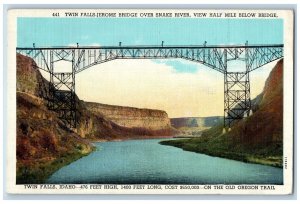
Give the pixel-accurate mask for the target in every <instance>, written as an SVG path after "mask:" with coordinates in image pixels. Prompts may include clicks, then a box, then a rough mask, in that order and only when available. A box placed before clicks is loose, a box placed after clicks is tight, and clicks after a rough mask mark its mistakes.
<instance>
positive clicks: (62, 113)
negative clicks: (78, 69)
mask: <svg viewBox="0 0 300 204" xmlns="http://www.w3.org/2000/svg"><path fill="white" fill-rule="evenodd" d="M55 58H59V59H60V60H67V61H70V62H72V70H71V71H70V72H55V69H54V64H55V63H54V62H56V61H57V59H55ZM69 58H70V59H69ZM49 64H50V67H49V68H50V69H49V73H50V83H49V95H50V97H49V99H48V107H49V109H50V110H53V111H55V112H57V113H58V117H59V118H60V119H61V120H62V121H64V123H65V124H66V125H68V126H69V127H70V128H75V127H76V124H77V107H76V93H75V51H74V50H71V51H70V52H67V53H66V55H64V56H63V57H62V56H61V54H59V53H57V52H54V51H52V50H51V51H50V59H49Z"/></svg>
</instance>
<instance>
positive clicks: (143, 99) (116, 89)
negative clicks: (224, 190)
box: [76, 60, 223, 117]
mask: <svg viewBox="0 0 300 204" xmlns="http://www.w3.org/2000/svg"><path fill="white" fill-rule="evenodd" d="M76 77H77V82H76V83H77V88H76V89H77V93H78V95H79V97H80V98H83V99H84V100H86V101H95V102H100V103H106V104H115V105H124V106H133V107H140V108H153V109H161V110H166V111H167V113H168V114H169V116H170V117H181V116H208V115H220V114H221V115H222V114H223V76H222V74H220V73H217V72H216V71H214V70H211V71H199V72H197V73H194V74H193V73H176V72H174V68H173V67H172V66H170V65H166V64H157V63H154V62H153V61H151V60H116V61H112V62H108V63H104V64H100V65H97V66H94V67H92V68H90V69H88V70H85V71H84V72H81V73H80V74H78V75H77V76H76Z"/></svg>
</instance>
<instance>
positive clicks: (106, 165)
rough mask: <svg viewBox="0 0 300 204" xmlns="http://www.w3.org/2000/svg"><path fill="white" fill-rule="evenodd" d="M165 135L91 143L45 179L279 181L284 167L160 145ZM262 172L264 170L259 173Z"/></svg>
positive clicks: (197, 182) (71, 181) (64, 181)
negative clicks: (89, 149)
mask: <svg viewBox="0 0 300 204" xmlns="http://www.w3.org/2000/svg"><path fill="white" fill-rule="evenodd" d="M162 140H164V139H145V140H126V141H122V142H101V143H95V144H94V145H95V146H96V148H97V150H96V151H94V152H93V153H91V154H89V155H88V156H86V157H83V158H82V159H79V160H77V161H75V162H73V163H72V164H71V165H67V166H65V167H64V168H61V169H59V170H58V171H56V172H55V173H54V174H53V175H51V176H50V178H49V179H48V180H47V181H46V183H47V184H86V183H89V184H124V185H125V184H166V185H168V184H191V185H193V184H195V185H200V184H220V183H222V184H278V185H280V184H282V181H283V178H282V177H283V173H282V172H283V169H280V168H274V167H271V166H265V165H255V164H250V163H244V162H239V161H234V160H230V159H222V158H219V157H209V156H207V155H204V154H195V153H191V152H187V151H182V150H181V149H179V148H173V147H169V146H164V145H160V144H159V142H160V141H162ZM262 172H263V173H262Z"/></svg>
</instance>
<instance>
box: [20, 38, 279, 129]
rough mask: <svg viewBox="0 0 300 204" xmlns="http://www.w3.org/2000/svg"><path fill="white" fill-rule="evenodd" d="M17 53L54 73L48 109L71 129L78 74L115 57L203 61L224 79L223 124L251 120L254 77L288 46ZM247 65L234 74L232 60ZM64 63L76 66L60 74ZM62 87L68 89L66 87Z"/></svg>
mask: <svg viewBox="0 0 300 204" xmlns="http://www.w3.org/2000/svg"><path fill="white" fill-rule="evenodd" d="M16 51H17V53H19V54H23V55H25V56H28V57H31V58H32V59H33V60H35V62H36V66H37V67H38V68H39V69H42V70H44V71H46V72H48V73H49V74H50V83H49V93H50V97H49V98H48V106H49V108H50V109H51V110H54V111H56V112H57V113H58V114H59V117H60V118H61V119H62V120H63V121H64V122H65V123H66V124H67V125H69V126H70V127H71V128H75V127H76V125H77V123H78V121H79V117H80V116H79V114H78V112H77V107H76V94H75V76H76V74H78V73H79V72H81V71H84V70H85V69H87V68H89V67H92V66H94V65H98V64H101V63H105V62H109V61H112V60H116V59H168V58H180V59H185V60H189V61H193V62H196V63H201V64H203V65H206V66H207V67H209V68H211V69H214V70H216V71H218V72H220V73H222V74H223V75H224V126H225V127H231V126H232V124H233V122H235V121H237V120H240V119H242V118H244V117H248V116H249V115H250V111H251V98H250V78H249V74H250V72H252V71H253V70H256V69H258V68H260V67H262V66H264V65H265V64H267V63H270V62H272V61H274V60H277V59H280V58H283V44H271V45H263V44H262V45H248V42H246V44H244V45H215V46H213V45H207V44H206V42H205V43H204V44H203V45H200V46H197V45H196V46H164V45H163V43H162V45H160V46H121V43H119V46H101V47H100V46H82V47H81V46H80V47H79V46H78V44H77V46H73V47H70V46H69V47H35V46H33V47H17V48H16ZM232 60H242V61H245V69H244V71H242V72H229V71H227V70H228V66H227V64H228V62H229V61H232ZM59 61H68V62H71V64H72V67H71V68H72V69H71V71H69V72H58V71H56V70H54V65H55V63H56V62H59ZM62 87H65V88H64V89H63V88H62Z"/></svg>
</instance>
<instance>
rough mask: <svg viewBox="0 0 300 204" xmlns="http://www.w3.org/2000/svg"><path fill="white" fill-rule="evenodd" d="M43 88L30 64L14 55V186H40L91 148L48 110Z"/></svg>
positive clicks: (33, 64)
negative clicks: (25, 184) (15, 139)
mask: <svg viewBox="0 0 300 204" xmlns="http://www.w3.org/2000/svg"><path fill="white" fill-rule="evenodd" d="M47 86H48V84H47V81H46V80H45V79H44V78H43V77H42V75H41V74H40V72H39V71H38V70H37V69H36V66H35V63H34V61H33V60H32V59H30V58H28V57H24V56H22V55H17V90H16V91H17V93H16V94H17V95H16V96H17V152H16V156H17V183H41V182H43V181H44V180H45V179H46V178H47V177H48V176H49V175H50V174H51V173H53V172H54V171H55V170H57V169H58V168H60V167H61V166H63V165H66V164H67V163H69V162H71V161H73V160H76V159H78V158H80V157H82V156H84V155H86V154H88V153H89V152H91V151H92V149H93V147H92V146H91V144H90V143H89V142H87V141H85V140H83V139H82V138H81V137H80V136H79V135H78V134H76V133H75V132H73V131H71V130H69V129H68V127H66V126H65V124H64V123H63V122H62V121H61V120H60V119H59V118H58V117H57V114H56V113H55V112H52V111H49V110H48V108H47V106H46V105H47V99H46V98H47V97H48V92H47V90H48V89H47Z"/></svg>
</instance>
